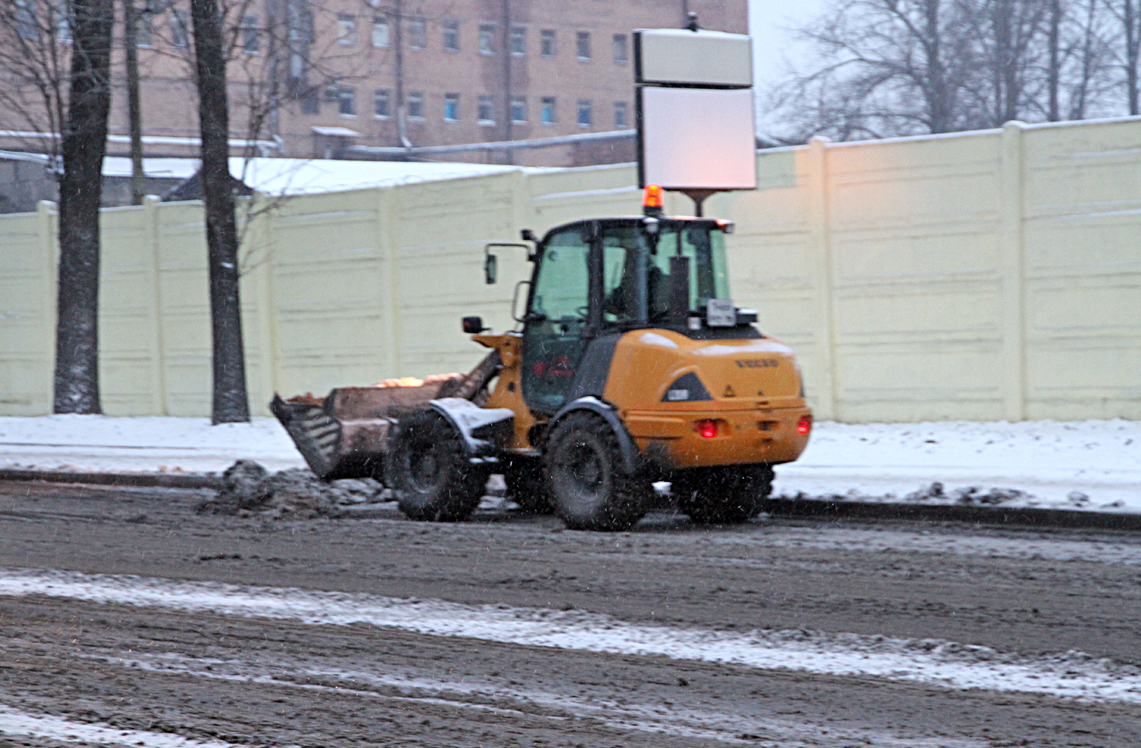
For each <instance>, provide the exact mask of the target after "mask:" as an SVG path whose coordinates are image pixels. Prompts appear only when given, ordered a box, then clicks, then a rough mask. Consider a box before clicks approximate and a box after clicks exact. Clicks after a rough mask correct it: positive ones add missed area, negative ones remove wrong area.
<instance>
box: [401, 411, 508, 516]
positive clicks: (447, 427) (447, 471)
mask: <svg viewBox="0 0 1141 748" xmlns="http://www.w3.org/2000/svg"><path fill="white" fill-rule="evenodd" d="M462 439H463V437H462V436H461V435H460V434H459V433H458V432H457V431H456V429H455V427H454V426H452V424H450V423H448V421H447V420H446V419H445V418H444V417H443V416H441V415H440V414H439V413H436V412H435V411H431V410H425V411H419V412H416V413H413V414H411V415H409V416H407V417H404V418H401V419H400V422H399V423H398V424H397V426H396V430H395V432H394V433H393V435H392V439H391V440H390V441H389V445H388V454H387V456H386V458H385V471H384V472H385V479H386V480H385V482H386V483H387V484H388V486H389V487H390V488H391V489H392V492H393V493H394V494H395V495H396V499H397V501H398V502H399V506H400V511H402V512H403V513H404V515H405V516H407V517H408V518H409V519H414V520H420V521H428V522H460V521H462V520H464V519H467V518H468V517H469V516H470V515H471V513H472V512H473V511H475V508H476V507H477V506H479V500H480V498H481V497H482V496H483V492H484V488H486V486H487V477H488V475H487V472H486V470H485V469H483V468H480V467H476V466H474V465H472V464H471V462H470V461H469V459H468V455H467V450H466V448H465V446H464V444H463V441H462Z"/></svg>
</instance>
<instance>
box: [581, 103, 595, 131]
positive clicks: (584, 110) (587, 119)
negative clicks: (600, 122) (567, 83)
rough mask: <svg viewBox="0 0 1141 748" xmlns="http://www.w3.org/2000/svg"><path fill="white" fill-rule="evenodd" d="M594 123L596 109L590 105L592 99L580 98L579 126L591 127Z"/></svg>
mask: <svg viewBox="0 0 1141 748" xmlns="http://www.w3.org/2000/svg"><path fill="white" fill-rule="evenodd" d="M593 124H594V111H593V109H592V107H591V105H590V99H579V101H578V126H579V127H590V126H591V125H593Z"/></svg>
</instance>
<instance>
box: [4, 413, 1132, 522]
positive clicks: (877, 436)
mask: <svg viewBox="0 0 1141 748" xmlns="http://www.w3.org/2000/svg"><path fill="white" fill-rule="evenodd" d="M239 459H248V460H255V461H257V462H259V463H261V464H262V465H264V466H265V467H266V468H267V469H269V470H272V471H277V470H285V469H287V468H293V467H304V465H305V463H304V461H303V460H302V459H301V456H300V455H299V454H298V453H297V450H296V449H295V448H294V446H293V443H292V442H291V441H290V439H289V437H288V435H286V433H285V429H283V428H282V427H281V426H280V425H279V424H278V423H277V421H276V420H274V419H272V418H257V419H254V421H253V423H250V424H226V425H222V426H211V425H210V422H209V420H207V419H205V418H154V417H151V418H109V417H105V416H43V417H39V418H15V417H6V418H0V467H36V468H41V469H60V468H62V469H73V470H111V471H158V470H165V471H185V472H193V473H205V472H216V473H221V472H222V471H223V470H225V469H226V468H228V467H229V466H230V465H232V464H233V463H234V462H235V461H236V460H239ZM936 481H937V482H940V483H942V484H943V491H942V496H941V497H939V496H934V497H933V496H931V493H932V492H930V491H927V492H926V493H924V492H923V491H921V489H924V488H925V487H929V486H930V484H931V483H933V482H936ZM971 487H976V488H978V489H981V491H982V492H984V493H985V492H989V491H990V490H991V489H996V488H997V489H1013V490H1014V491H1019V492H1022V494H1024V495H1017V494H1011V495H1012V496H1013V498H1003V499H1001V500H1002V501H1003V503H1004V505H1006V506H1020V505H1021V506H1041V507H1053V508H1068V509H1074V508H1082V509H1096V510H1100V511H1127V512H1141V423H1139V422H1135V421H1122V420H1115V421H1080V422H1073V423H1063V422H1055V421H1027V422H1022V423H974V422H948V423H918V424H914V423H913V424H860V425H850V424H839V423H828V422H824V423H819V424H816V426H815V428H814V430H813V434H812V441H811V442H810V443H809V445H808V450H807V451H806V452H805V453H804V456H803V457H802V458H801V459H800V460H799V461H797V462H795V463H792V464H789V465H782V466H780V467H778V468H777V482H776V494H777V495H784V496H795V495H797V494H798V493H803V494H806V495H808V496H812V497H821V496H840V497H846V498H853V499H859V500H863V501H905V500H911V501H926V502H954V501H956V500H959V499H960V497H961V495H962V494H963V493H965V492H966V489H968V488H971ZM909 495H911V498H910V499H908V496H909ZM992 495H995V494H992ZM974 498H975V500H977V498H978V493H976V495H975V497H974ZM964 500H966V501H969V500H971V498H970V497H968V498H967V499H964Z"/></svg>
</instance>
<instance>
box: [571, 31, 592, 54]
mask: <svg viewBox="0 0 1141 748" xmlns="http://www.w3.org/2000/svg"><path fill="white" fill-rule="evenodd" d="M574 48H575V54H576V55H578V59H580V60H589V59H590V32H589V31H580V32H578V33H577V34H575V43H574Z"/></svg>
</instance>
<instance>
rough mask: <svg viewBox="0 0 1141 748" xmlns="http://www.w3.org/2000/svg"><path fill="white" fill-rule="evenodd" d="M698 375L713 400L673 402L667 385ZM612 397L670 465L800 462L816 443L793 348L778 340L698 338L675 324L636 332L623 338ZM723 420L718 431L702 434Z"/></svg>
mask: <svg viewBox="0 0 1141 748" xmlns="http://www.w3.org/2000/svg"><path fill="white" fill-rule="evenodd" d="M689 373H693V374H695V375H696V376H697V378H698V379H699V380H700V381H701V383H702V384H703V385H704V386H705V388H706V389H707V390H708V391H709V395H710V397H711V398H712V399H711V400H704V401H695V402H668V401H665V400H666V390H668V389H669V388H670V385H672V384H673V383H674V382H675V381H677V380H678V379H679V378H681V377H682V376H684V375H686V374H689ZM603 396H604V398H605V399H606V400H607V401H608V402H611V403H613V404H614V405H616V406H617V407H618V409H619V416H620V417H621V418H622V421H623V422H624V423H625V424H626V428H627V430H628V431H629V432H630V435H631V436H633V437H634V441H635V442H636V443H637V445H638V448H639V449H640V450H641V451H642V453H643V454H645V455H646V456H647V457H649V458H650V459H651V460H653V461H654V462H657V463H659V464H661V466H662V467H673V468H689V467H700V466H704V465H731V464H738V463H756V462H765V463H780V462H791V461H792V460H795V459H796V458H797V457H799V456H800V454H801V453H802V452H803V451H804V448H805V447H806V446H807V445H808V434H801V433H799V432H798V431H797V424H798V422H799V421H800V419H801V417H802V416H810V415H811V411H810V410H809V409H808V406H807V405H806V403H805V401H804V397H803V395H802V391H801V379H800V372H799V371H798V369H797V366H796V360H795V358H794V357H793V353H792V349H790V348H789V347H788V346H786V345H785V344H784V343H781V342H780V341H778V340H774V339H773V338H769V337H765V338H761V339H753V340H748V339H743V340H693V339H691V338H688V337H686V336H684V335H681V334H678V333H676V332H672V331H669V330H658V329H654V330H635V331H633V332H629V333H626V334H625V335H624V336H622V339H621V340H619V341H618V345H617V347H616V348H615V351H614V358H613V361H612V362H611V365H610V375H609V377H608V378H607V381H606V390H605V393H604V395H603ZM706 420H713V421H716V422H717V426H718V428H717V432H718V433H717V436H715V437H713V438H705V437H703V436H701V434H700V433H698V431H697V428H696V424H697V423H698V422H700V421H706Z"/></svg>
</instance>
